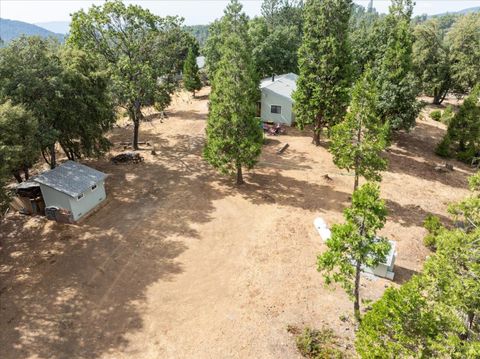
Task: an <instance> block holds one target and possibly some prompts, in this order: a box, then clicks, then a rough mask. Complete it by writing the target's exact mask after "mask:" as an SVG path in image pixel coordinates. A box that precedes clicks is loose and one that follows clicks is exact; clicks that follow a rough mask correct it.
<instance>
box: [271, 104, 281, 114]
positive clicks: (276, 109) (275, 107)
mask: <svg viewBox="0 0 480 359" xmlns="http://www.w3.org/2000/svg"><path fill="white" fill-rule="evenodd" d="M270 112H271V113H278V114H281V113H282V106H278V105H272V107H271V108H270Z"/></svg>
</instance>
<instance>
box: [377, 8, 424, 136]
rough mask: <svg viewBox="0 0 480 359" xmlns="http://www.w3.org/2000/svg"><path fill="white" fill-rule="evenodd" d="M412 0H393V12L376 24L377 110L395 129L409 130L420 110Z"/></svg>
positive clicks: (391, 9)
mask: <svg viewBox="0 0 480 359" xmlns="http://www.w3.org/2000/svg"><path fill="white" fill-rule="evenodd" d="M412 9H413V5H412V1H411V0H394V1H393V2H392V6H391V7H390V13H389V14H388V15H387V16H386V17H385V18H384V19H383V21H382V22H381V23H380V24H379V25H378V26H377V28H376V32H379V35H377V38H380V39H382V40H381V42H380V43H379V44H378V46H379V51H378V53H377V54H376V59H375V65H374V67H373V68H372V69H373V73H374V74H375V75H376V78H375V81H376V82H377V88H378V93H379V102H378V111H379V114H380V116H381V118H382V119H383V120H384V121H388V122H389V123H390V128H391V129H392V130H400V129H404V130H409V129H410V128H412V127H413V126H414V125H415V120H416V117H417V115H418V113H419V111H420V105H419V103H418V102H417V99H416V97H417V94H418V86H417V83H416V82H417V81H416V80H415V75H414V73H413V67H412V44H413V35H412V30H411V26H410V17H411V13H412Z"/></svg>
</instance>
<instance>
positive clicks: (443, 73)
mask: <svg viewBox="0 0 480 359" xmlns="http://www.w3.org/2000/svg"><path fill="white" fill-rule="evenodd" d="M445 35H446V29H445V28H444V27H443V26H442V23H441V20H439V19H432V20H429V21H427V22H425V23H423V24H420V25H418V26H417V27H416V28H415V43H414V46H413V61H414V68H415V73H416V74H417V76H418V78H419V79H420V81H421V86H422V90H423V92H424V93H426V94H427V95H429V96H433V103H434V104H437V105H439V104H441V103H442V102H443V100H444V99H445V96H446V95H447V93H448V91H449V90H450V89H451V87H452V79H451V65H450V48H449V46H448V44H447V43H446V40H445ZM435 120H436V121H439V120H438V119H435Z"/></svg>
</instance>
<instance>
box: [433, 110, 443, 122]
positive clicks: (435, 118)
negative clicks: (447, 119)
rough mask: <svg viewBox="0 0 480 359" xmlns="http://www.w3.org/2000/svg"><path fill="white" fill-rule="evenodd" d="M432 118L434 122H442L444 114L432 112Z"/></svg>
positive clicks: (436, 111)
mask: <svg viewBox="0 0 480 359" xmlns="http://www.w3.org/2000/svg"><path fill="white" fill-rule="evenodd" d="M430 117H431V118H432V120H435V121H440V119H441V118H442V112H441V111H440V110H435V111H432V112H430Z"/></svg>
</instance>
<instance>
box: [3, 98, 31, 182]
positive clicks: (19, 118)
mask: <svg viewBox="0 0 480 359" xmlns="http://www.w3.org/2000/svg"><path fill="white" fill-rule="evenodd" d="M0 133H1V134H2V136H1V137H0V166H1V168H0V174H1V175H2V176H1V177H4V176H6V175H7V174H9V175H12V174H13V175H14V176H15V178H16V179H17V180H18V181H19V182H21V181H22V180H23V179H22V177H21V174H20V173H21V172H22V171H23V172H24V173H25V177H26V178H25V179H28V169H29V168H30V167H31V166H32V165H33V164H34V163H35V162H36V161H37V159H38V157H39V154H40V146H39V143H38V140H37V137H36V136H37V133H38V121H37V119H36V118H35V117H34V116H33V114H32V113H31V112H29V111H27V110H26V109H25V108H24V107H23V106H22V105H12V102H11V101H7V102H5V103H4V104H1V105H0Z"/></svg>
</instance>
